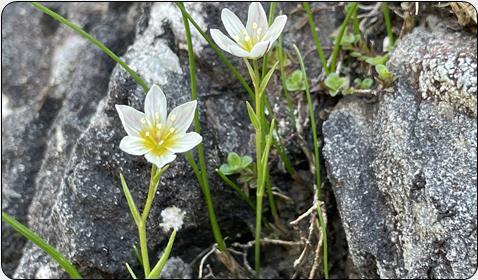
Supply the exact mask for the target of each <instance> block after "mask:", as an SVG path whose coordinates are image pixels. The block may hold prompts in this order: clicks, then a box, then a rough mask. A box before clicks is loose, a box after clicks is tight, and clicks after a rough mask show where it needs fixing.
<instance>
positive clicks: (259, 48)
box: [249, 41, 270, 59]
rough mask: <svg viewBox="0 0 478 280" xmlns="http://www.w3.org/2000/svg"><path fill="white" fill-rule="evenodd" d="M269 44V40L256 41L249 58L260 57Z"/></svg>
mask: <svg viewBox="0 0 478 280" xmlns="http://www.w3.org/2000/svg"><path fill="white" fill-rule="evenodd" d="M269 44H270V42H269V41H264V42H260V43H257V44H256V45H255V46H254V48H252V51H251V53H250V55H249V58H250V59H256V58H259V57H262V56H263V55H264V54H265V53H266V52H267V50H268V48H269Z"/></svg>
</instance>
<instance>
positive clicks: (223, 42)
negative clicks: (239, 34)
mask: <svg viewBox="0 0 478 280" xmlns="http://www.w3.org/2000/svg"><path fill="white" fill-rule="evenodd" d="M211 37H212V39H213V40H214V42H216V44H217V45H218V46H219V47H220V48H221V49H223V50H225V51H226V52H228V53H231V54H232V52H231V50H230V48H231V46H237V47H238V48H239V45H237V43H236V42H234V41H233V40H231V39H229V37H227V36H226V35H224V33H222V32H221V31H220V30H218V29H211Z"/></svg>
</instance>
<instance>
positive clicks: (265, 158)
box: [257, 119, 275, 196]
mask: <svg viewBox="0 0 478 280" xmlns="http://www.w3.org/2000/svg"><path fill="white" fill-rule="evenodd" d="M274 128H275V119H272V122H271V127H270V130H269V134H268V135H267V139H266V146H265V148H264V152H263V153H262V158H261V163H262V166H261V168H262V174H266V173H267V167H268V166H269V164H268V163H269V161H268V159H269V151H270V148H271V145H272V135H273V131H274ZM265 179H266V176H262V177H261V182H260V187H259V188H258V189H257V192H258V194H259V196H262V195H264V184H265Z"/></svg>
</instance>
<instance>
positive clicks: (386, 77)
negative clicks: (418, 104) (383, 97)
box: [375, 64, 395, 86]
mask: <svg viewBox="0 0 478 280" xmlns="http://www.w3.org/2000/svg"><path fill="white" fill-rule="evenodd" d="M375 71H377V73H378V79H379V80H380V81H381V82H382V84H383V85H384V86H389V85H390V84H391V83H392V82H393V81H394V80H395V76H394V75H393V74H392V73H391V72H390V71H389V70H388V68H387V67H386V66H385V65H383V64H378V65H375Z"/></svg>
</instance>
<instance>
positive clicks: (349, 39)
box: [340, 33, 358, 47]
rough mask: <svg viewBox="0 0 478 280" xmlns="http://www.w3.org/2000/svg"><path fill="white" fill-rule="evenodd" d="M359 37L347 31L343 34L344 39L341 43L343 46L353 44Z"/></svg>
mask: <svg viewBox="0 0 478 280" xmlns="http://www.w3.org/2000/svg"><path fill="white" fill-rule="evenodd" d="M357 39H358V37H356V36H355V35H354V34H353V33H346V34H344V36H342V40H341V41H340V45H342V46H343V47H349V46H352V44H354V43H355V42H357V41H358V40H357Z"/></svg>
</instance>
